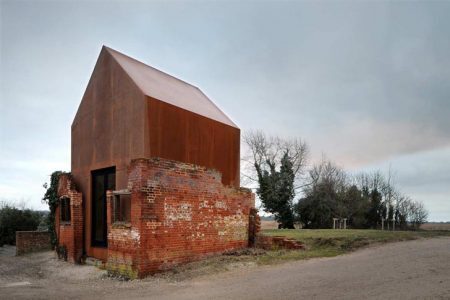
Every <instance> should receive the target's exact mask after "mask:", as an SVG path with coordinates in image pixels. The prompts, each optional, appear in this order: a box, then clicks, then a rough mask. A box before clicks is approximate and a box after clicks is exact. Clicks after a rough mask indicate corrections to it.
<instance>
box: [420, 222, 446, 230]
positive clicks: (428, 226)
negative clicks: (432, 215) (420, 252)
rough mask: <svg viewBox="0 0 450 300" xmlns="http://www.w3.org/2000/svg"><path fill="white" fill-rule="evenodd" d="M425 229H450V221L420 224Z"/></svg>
mask: <svg viewBox="0 0 450 300" xmlns="http://www.w3.org/2000/svg"><path fill="white" fill-rule="evenodd" d="M420 229H423V230H450V223H425V224H422V226H420Z"/></svg>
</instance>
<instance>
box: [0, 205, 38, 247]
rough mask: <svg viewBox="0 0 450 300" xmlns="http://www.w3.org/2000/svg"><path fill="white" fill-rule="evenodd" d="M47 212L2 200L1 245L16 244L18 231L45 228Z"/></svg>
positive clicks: (0, 210)
mask: <svg viewBox="0 0 450 300" xmlns="http://www.w3.org/2000/svg"><path fill="white" fill-rule="evenodd" d="M45 220H46V212H42V211H35V210H31V209H28V208H25V207H24V206H22V207H21V208H17V207H15V206H13V205H11V204H9V203H6V202H0V247H1V246H3V245H5V244H6V245H15V244H16V231H33V230H37V229H41V230H45V229H46V226H45V223H46V222H45Z"/></svg>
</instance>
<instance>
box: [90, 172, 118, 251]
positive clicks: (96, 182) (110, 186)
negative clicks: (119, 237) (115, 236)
mask: <svg viewBox="0 0 450 300" xmlns="http://www.w3.org/2000/svg"><path fill="white" fill-rule="evenodd" d="M91 175H92V223H91V224H92V226H91V227H92V232H91V245H92V246H93V247H107V246H108V240H107V234H108V232H107V225H106V191H107V190H115V188H116V168H115V167H111V168H107V169H100V170H95V171H92V173H91Z"/></svg>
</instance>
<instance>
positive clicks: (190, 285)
mask: <svg viewBox="0 0 450 300" xmlns="http://www.w3.org/2000/svg"><path fill="white" fill-rule="evenodd" d="M12 255H13V251H11V250H8V249H6V250H5V249H1V248H0V298H2V299H56V298H60V299H61V298H62V299H106V298H107V299H274V298H278V299H300V298H306V299H330V298H333V299H363V298H364V299H365V298H370V299H450V238H449V237H446V238H434V239H426V240H424V239H422V240H415V241H409V242H401V243H394V244H388V245H383V246H376V247H372V248H367V249H363V250H359V251H357V252H354V253H352V254H348V255H343V256H338V257H334V258H323V259H311V260H308V261H296V262H290V263H286V264H281V265H274V266H265V267H257V266H252V267H239V268H236V269H234V270H232V271H228V272H223V273H218V274H213V275H208V276H200V277H195V278H190V279H184V280H181V281H173V279H172V280H171V279H170V278H169V279H167V278H161V277H156V278H155V277H150V278H147V279H145V280H135V281H128V282H126V281H118V280H116V279H110V278H108V277H106V276H105V274H104V272H103V271H101V270H99V269H97V268H95V267H91V266H74V265H71V264H68V263H64V262H61V261H58V260H57V259H56V258H55V257H54V255H53V253H50V252H45V253H38V254H31V255H27V256H24V257H14V256H12Z"/></svg>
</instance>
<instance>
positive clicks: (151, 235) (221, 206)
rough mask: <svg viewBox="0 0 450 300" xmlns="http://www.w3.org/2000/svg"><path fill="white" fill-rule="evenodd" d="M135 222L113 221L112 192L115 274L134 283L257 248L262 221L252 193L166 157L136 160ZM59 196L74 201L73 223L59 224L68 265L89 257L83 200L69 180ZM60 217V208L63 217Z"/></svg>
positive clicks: (131, 171) (131, 170)
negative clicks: (192, 263)
mask: <svg viewBox="0 0 450 300" xmlns="http://www.w3.org/2000/svg"><path fill="white" fill-rule="evenodd" d="M121 192H125V193H128V194H130V195H131V202H130V203H131V218H130V222H129V223H124V222H116V223H114V220H113V219H114V218H113V197H114V193H115V192H114V191H108V192H107V226H108V250H107V252H108V255H107V261H106V262H105V263H106V264H105V265H106V268H107V270H108V271H109V272H111V273H114V274H118V275H122V276H125V277H129V278H142V277H144V276H146V275H148V274H152V273H156V272H161V271H164V270H167V269H171V268H173V267H174V266H176V265H178V264H181V263H186V262H190V261H194V260H198V259H201V258H203V257H205V256H207V255H211V254H215V253H222V252H225V251H228V250H235V249H241V248H245V247H248V246H249V245H254V243H255V236H256V233H257V231H258V230H259V217H258V215H257V211H256V209H255V208H254V204H255V203H254V202H255V198H254V194H252V193H251V191H250V190H249V189H245V188H240V189H237V188H234V187H231V186H225V185H223V184H222V182H221V174H220V173H219V172H217V171H215V170H212V169H207V168H205V167H200V166H197V165H194V164H188V163H182V162H178V161H172V160H165V159H160V158H151V159H135V160H132V161H131V163H130V165H129V167H128V186H127V189H126V190H122V191H121ZM58 196H59V197H60V198H63V197H68V198H69V199H70V205H71V214H72V216H71V222H70V223H62V222H61V221H60V220H59V218H56V219H57V224H56V225H57V235H58V238H59V244H60V245H64V247H65V248H66V249H67V256H68V260H69V261H72V262H80V261H81V257H82V253H83V244H82V240H83V214H82V195H81V193H79V192H77V190H76V188H75V186H74V184H73V183H72V180H71V179H70V177H69V176H67V175H63V176H61V177H60V182H59V189H58ZM58 215H59V212H58V210H57V216H58Z"/></svg>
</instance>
